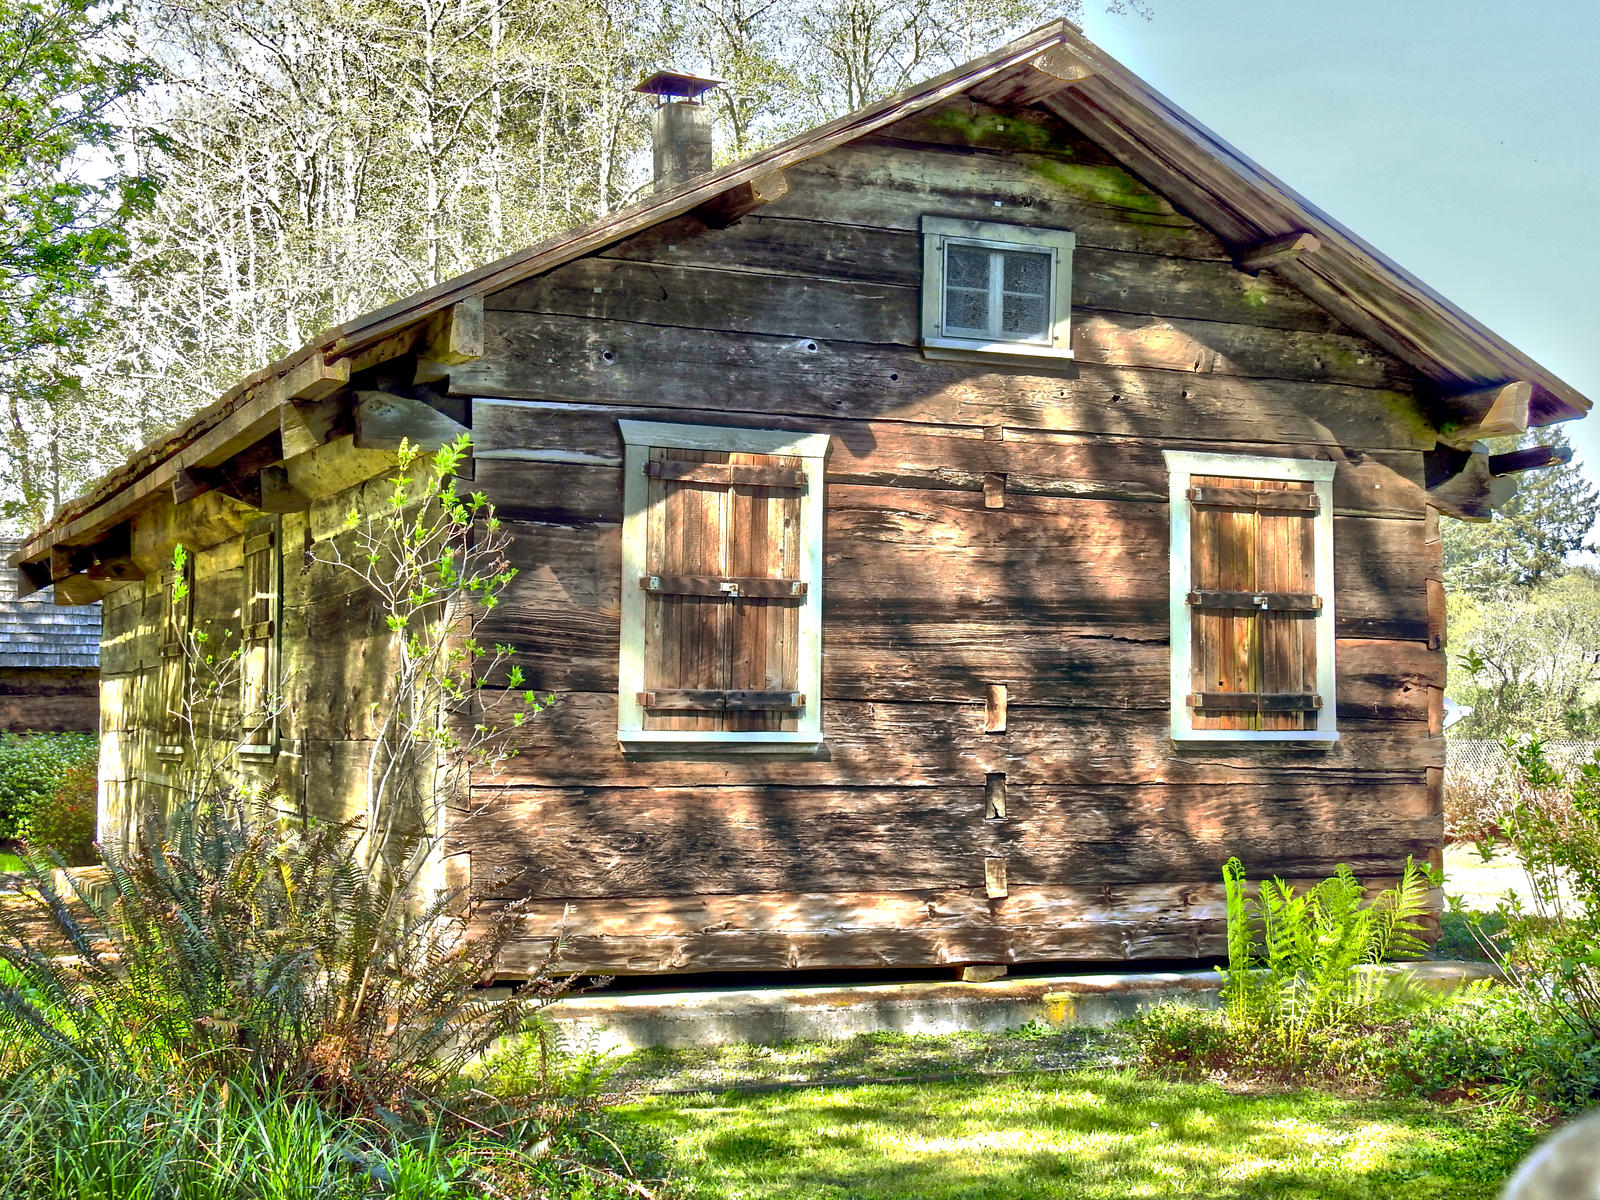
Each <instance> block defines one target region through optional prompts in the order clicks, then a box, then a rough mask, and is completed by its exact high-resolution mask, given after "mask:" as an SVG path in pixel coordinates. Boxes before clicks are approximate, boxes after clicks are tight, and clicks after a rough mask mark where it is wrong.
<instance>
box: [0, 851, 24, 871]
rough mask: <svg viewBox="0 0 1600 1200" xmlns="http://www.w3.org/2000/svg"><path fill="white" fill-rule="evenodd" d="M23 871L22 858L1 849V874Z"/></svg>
mask: <svg viewBox="0 0 1600 1200" xmlns="http://www.w3.org/2000/svg"><path fill="white" fill-rule="evenodd" d="M21 871H22V860H21V859H20V858H18V857H17V856H16V855H15V854H7V853H6V852H5V851H3V850H0V875H17V874H20V873H21Z"/></svg>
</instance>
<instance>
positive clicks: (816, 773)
mask: <svg viewBox="0 0 1600 1200" xmlns="http://www.w3.org/2000/svg"><path fill="white" fill-rule="evenodd" d="M789 179H790V191H789V193H788V195H787V196H785V197H784V198H783V199H781V200H779V201H777V202H775V203H773V204H771V205H769V206H767V207H765V208H763V209H761V210H760V212H759V213H758V214H755V215H752V216H748V217H746V218H745V219H744V220H743V221H741V222H739V223H738V224H736V225H734V226H733V227H731V228H729V229H727V230H721V231H708V230H706V229H705V228H703V227H702V226H700V225H699V223H698V222H697V221H695V220H694V219H692V218H684V219H681V220H677V221H673V222H669V223H667V224H664V225H662V226H660V227H658V228H657V229H654V230H651V231H647V232H646V233H644V234H641V235H639V236H638V237H635V238H633V239H631V240H630V241H628V242H625V243H622V244H619V245H617V246H613V247H610V248H608V249H607V250H606V251H604V252H603V253H602V254H599V255H596V256H593V257H590V258H587V259H583V260H580V261H578V262H574V263H571V264H569V265H568V266H566V267H563V268H560V269H559V270H557V271H554V272H551V273H550V274H549V275H546V276H544V277H542V278H539V279H535V280H529V281H526V282H524V283H522V284H519V285H517V286H515V287H512V288H508V289H506V290H505V291H503V292H501V293H499V294H498V295H496V296H493V297H490V298H489V300H488V304H487V307H488V312H487V317H486V340H487V347H486V353H485V355H484V356H483V357H482V358H481V359H479V360H478V361H476V362H474V363H468V364H462V365H460V366H457V367H453V368H452V374H451V380H450V386H451V389H452V391H453V392H455V393H457V394H460V395H466V396H471V397H476V399H475V400H474V401H473V404H472V425H473V435H474V440H475V447H476V450H477V452H478V454H479V459H478V461H477V463H476V480H475V486H476V487H478V488H481V489H482V490H484V491H485V492H487V493H488V495H489V496H490V498H491V499H492V500H493V501H494V502H495V504H496V505H497V506H498V508H499V510H500V512H501V515H502V516H503V517H504V518H506V520H507V523H508V527H509V528H510V529H511V531H512V533H513V536H514V542H513V549H512V558H513V560H514V564H515V565H516V566H517V567H518V570H519V574H518V576H517V579H516V581H515V582H514V583H513V585H512V586H511V588H510V590H509V592H508V593H507V595H506V597H505V599H504V601H503V602H502V604H501V605H500V606H499V607H498V608H497V610H496V611H495V613H494V614H493V616H492V618H491V620H490V622H489V624H488V627H486V628H485V630H484V631H483V632H484V636H485V638H486V640H493V641H505V642H511V643H514V644H515V645H516V646H517V647H518V661H519V662H520V663H521V665H522V666H523V668H524V670H525V672H526V673H527V675H528V677H529V679H530V681H531V682H532V683H533V685H534V686H536V687H538V688H540V689H549V690H552V691H554V692H555V693H556V700H555V703H554V704H553V705H552V707H551V708H550V709H549V710H547V711H546V712H545V713H543V714H542V715H540V716H539V717H538V718H537V719H535V720H533V721H532V722H530V723H529V724H528V725H527V726H526V727H525V728H524V729H522V730H520V731H518V732H517V734H516V735H515V739H514V741H515V745H516V749H517V751H518V753H517V755H516V757H514V758H513V759H511V760H510V761H509V762H508V763H507V764H506V767H505V769H504V771H503V773H502V774H501V775H500V776H498V777H497V778H495V779H492V780H489V779H486V780H484V781H483V786H482V787H480V788H479V789H478V790H477V791H476V792H475V793H474V795H473V797H472V805H473V811H472V812H471V813H470V814H461V820H460V823H459V825H458V827H457V830H456V833H455V834H454V836H453V841H452V847H451V848H452V849H453V850H455V851H457V852H461V853H464V854H466V855H470V858H471V872H470V874H471V883H472V890H473V892H474V894H475V895H476V896H477V897H479V898H480V899H481V900H484V901H486V902H488V903H489V904H491V905H492V904H496V903H499V902H501V901H508V900H531V901H532V907H531V908H530V909H529V910H528V912H527V915H526V916H525V918H524V920H525V922H526V934H527V936H526V938H525V939H524V940H522V941H520V942H518V943H517V944H516V945H515V946H514V947H513V949H512V950H511V952H510V953H509V955H508V957H507V959H506V960H505V962H503V963H502V970H503V971H504V972H505V973H507V974H516V973H517V971H518V970H519V969H522V970H525V969H527V968H528V967H529V966H530V965H532V964H534V963H536V962H537V961H539V959H540V957H541V956H542V955H543V954H544V952H545V951H546V949H548V946H549V939H550V938H551V937H553V936H554V934H555V932H556V931H557V929H559V928H565V931H566V936H567V939H568V940H567V942H566V945H565V948H564V950H563V952H562V961H563V963H565V964H566V965H568V966H571V967H574V968H583V969H593V970H606V971H616V972H624V973H627V972H662V971H672V972H678V971H705V970H747V969H748V970H772V969H782V968H785V967H791V968H794V967H839V966H846V967H848V966H855V967H872V966H914V965H917V966H920V965H929V964H932V963H939V962H951V963H956V962H968V961H1002V962H1010V961H1015V962H1023V961H1042V960H1052V959H1064V960H1065V959H1120V958H1130V957H1160V958H1166V957H1178V958H1182V957H1193V956H1197V955H1204V954H1215V953H1219V952H1220V951H1221V949H1222V942H1221V938H1220V931H1221V918H1222V906H1221V892H1220V886H1219V885H1218V883H1217V879H1218V875H1219V872H1220V868H1221V864H1222V862H1223V861H1225V859H1226V858H1227V857H1228V856H1229V855H1230V854H1233V853H1238V854H1241V855H1243V856H1244V857H1245V859H1246V865H1247V867H1248V869H1249V870H1250V871H1251V873H1252V874H1253V875H1268V874H1280V875H1284V876H1287V877H1293V878H1316V877H1320V876H1322V875H1325V874H1327V873H1329V872H1331V871H1332V869H1333V867H1334V866H1335V865H1336V864H1337V863H1339V862H1349V863H1350V864H1351V865H1352V866H1354V867H1355V868H1356V870H1357V871H1358V873H1360V874H1362V875H1363V876H1364V877H1370V878H1372V879H1373V880H1381V879H1383V878H1387V877H1390V876H1393V875H1394V874H1396V873H1397V871H1398V869H1399V867H1400V865H1401V864H1402V863H1403V862H1404V859H1405V857H1406V856H1407V855H1408V854H1409V855H1415V856H1417V857H1419V858H1427V857H1429V856H1431V855H1432V854H1433V852H1434V851H1435V849H1436V847H1437V845H1438V841H1439V836H1440V818H1439V813H1438V807H1437V803H1436V801H1435V798H1434V797H1433V795H1432V793H1431V792H1430V790H1429V788H1428V783H1427V779H1428V775H1429V772H1430V770H1432V769H1434V768H1437V767H1439V766H1440V765H1441V764H1442V761H1443V755H1442V745H1443V743H1442V741H1441V740H1440V739H1438V738H1437V737H1433V736H1430V733H1429V729H1430V720H1433V719H1434V717H1435V714H1434V709H1435V707H1436V706H1435V697H1436V693H1437V692H1438V690H1439V689H1440V688H1441V687H1442V685H1443V659H1442V656H1441V655H1440V654H1439V653H1438V652H1436V651H1430V650H1428V648H1427V637H1428V612H1427V588H1426V583H1425V580H1426V578H1427V577H1428V575H1429V573H1430V571H1432V570H1436V560H1437V558H1438V545H1437V540H1436V533H1435V532H1434V531H1432V530H1431V528H1430V525H1429V524H1428V523H1427V522H1426V521H1424V519H1423V517H1424V513H1425V506H1424V495H1423V491H1422V487H1421V484H1422V476H1421V468H1422V463H1421V455H1420V451H1421V450H1422V449H1424V448H1426V447H1427V446H1430V445H1431V444H1432V441H1433V439H1432V436H1431V434H1430V433H1429V431H1428V429H1427V427H1426V426H1425V425H1424V423H1423V422H1422V419H1421V418H1420V417H1419V415H1418V408H1417V405H1416V401H1415V399H1414V395H1413V393H1414V392H1415V390H1416V380H1415V377H1414V376H1413V375H1412V374H1411V373H1410V371H1409V370H1408V369H1407V368H1405V367H1403V366H1402V365H1401V364H1399V363H1398V362H1396V361H1395V360H1394V359H1393V358H1392V357H1390V356H1388V355H1386V354H1385V353H1383V352H1382V351H1380V350H1379V349H1377V348H1376V347H1374V346H1372V345H1371V344H1370V343H1367V342H1365V341H1363V340H1362V339H1360V338H1358V337H1356V336H1355V335H1353V334H1352V333H1351V332H1350V331H1349V330H1348V329H1346V328H1344V327H1342V326H1340V325H1339V323H1338V322H1337V321H1335V320H1333V319H1332V318H1330V317H1329V316H1327V314H1326V313H1324V312H1323V311H1322V310H1321V309H1319V308H1317V307H1316V306H1314V305H1312V304H1310V303H1309V302H1307V301H1306V300H1305V299H1304V298H1303V297H1301V296H1300V295H1299V294H1298V293H1297V292H1295V291H1293V290H1292V289H1290V288H1288V287H1287V286H1285V285H1284V284H1282V283H1281V282H1279V281H1278V280H1276V279H1275V278H1274V277H1273V276H1272V275H1271V274H1266V275H1262V276H1258V277H1252V276H1248V275H1244V274H1242V273H1239V272H1237V271H1235V270H1234V269H1233V267H1232V266H1231V264H1230V263H1229V261H1228V256H1227V254H1226V252H1225V251H1224V249H1223V248H1222V247H1221V246H1220V245H1219V244H1218V243H1217V242H1216V240H1215V239H1214V238H1212V237H1211V236H1210V235H1209V234H1208V233H1206V232H1205V231H1203V230H1201V229H1200V228H1199V227H1198V226H1196V225H1194V223H1193V222H1191V221H1190V220H1189V219H1188V218H1187V217H1185V216H1184V215H1183V214H1181V213H1179V212H1178V211H1176V210H1175V209H1173V208H1172V206H1171V205H1169V204H1167V203H1166V202H1165V201H1164V200H1162V199H1161V198H1160V197H1157V196H1155V195H1154V194H1152V193H1151V192H1150V191H1149V190H1148V189H1147V188H1145V187H1144V186H1143V185H1142V184H1141V183H1140V182H1139V181H1138V180H1136V179H1134V178H1133V177H1132V176H1130V175H1128V174H1127V173H1126V172H1124V171H1123V170H1122V169H1121V168H1120V167H1118V166H1117V165H1116V164H1115V163H1114V162H1113V161H1112V160H1111V159H1110V158H1108V157H1107V156H1106V155H1105V154H1104V153H1102V152H1100V151H1098V150H1097V149H1096V148H1095V147H1093V146H1092V145H1090V144H1088V143H1086V142H1084V141H1083V140H1082V139H1081V138H1079V137H1078V136H1077V135H1076V134H1074V133H1072V132H1071V131H1070V130H1066V129H1065V128H1064V127H1062V126H1061V125H1060V124H1059V122H1056V121H1055V119H1054V118H1051V117H1049V116H1047V115H1045V114H1043V113H1040V112H1036V111H1029V112H1027V113H1023V114H1009V113H1008V114H997V113H995V112H993V111H992V110H986V109H983V108H982V106H978V105H973V104H968V103H966V102H961V103H958V104H955V105H952V106H950V107H949V109H948V110H945V111H943V112H940V113H933V114H924V115H922V116H920V117H918V118H917V119H915V120H914V121H911V122H907V123H903V124H902V126H898V127H896V128H895V129H894V130H891V131H889V132H888V135H887V136H885V137H882V138H878V139H875V140H873V141H872V142H870V143H864V144H858V145H855V146H852V147H847V148H845V149H842V150H839V151H835V152H833V153H831V154H829V155H827V156H825V157H823V158H821V159H819V160H816V161H814V162H812V163H809V164H806V165H804V166H803V167H800V168H796V169H794V170H792V171H790V172H789ZM995 199H999V200H1000V201H1001V202H1002V203H1001V205H1000V206H999V207H998V208H997V207H996V206H995V204H994V200H995ZM924 213H937V214H939V215H941V216H951V217H971V218H977V219H982V220H991V221H1007V220H1015V221H1017V222H1019V223H1026V224H1043V225H1051V224H1057V225H1060V226H1061V227H1064V228H1070V229H1072V230H1074V231H1075V232H1076V234H1077V237H1078V251H1077V257H1076V262H1075V269H1074V316H1073V323H1074V349H1075V352H1076V354H1077V358H1076V361H1074V362H1072V363H1055V364H1050V365H1048V366H1045V367H1042V368H1021V367H1008V366H996V365H994V364H982V363H955V362H930V361H926V360H924V359H923V357H922V355H921V352H920V350H919V349H918V348H917V345H916V342H917V328H918V326H917V321H918V316H917V314H918V294H919V293H918V287H919V284H920V280H919V272H920V240H919V235H918V234H917V228H918V222H919V220H920V217H921V215H922V214H924ZM619 418H627V419H645V420H650V419H655V420H674V421H684V422H689V423H701V422H703V423H720V424H729V423H733V424H744V425H751V426H756V427H763V428H782V429H792V430H795V431H803V432H818V431H823V432H827V433H829V434H830V435H831V436H832V449H831V452H830V457H829V460H828V468H827V527H826V536H825V541H824V551H825V565H824V578H823V591H824V605H825V617H824V630H823V641H824V647H825V653H824V669H823V696H822V704H823V727H824V732H825V735H826V743H825V745H824V746H823V748H822V749H821V750H819V751H817V752H815V753H813V754H807V755H798V756H796V755H781V756H759V755H757V756H752V755H716V754H698V755H685V754H678V755H654V756H652V755H641V756H635V757H624V756H623V755H622V754H621V752H620V751H619V749H618V747H617V743H616V735H615V729H616V700H615V686H616V682H615V681H616V656H617V638H618V621H619V604H620V590H619V589H620V587H621V584H622V581H621V579H620V524H619V523H620V519H621V512H620V499H621V479H620V463H621V459H622V448H621V444H620V441H619V438H618V434H617V425H616V422H617V420H618V419H619ZM1163 449H1191V450H1215V451H1222V452H1233V453H1242V454H1276V455H1284V456H1291V457H1308V458H1326V459H1332V460H1333V461H1336V462H1337V463H1338V464H1339V469H1338V472H1337V474H1336V476H1335V485H1334V486H1335V491H1334V506H1335V513H1336V516H1335V530H1334V538H1335V547H1336V560H1337V561H1336V567H1335V570H1336V577H1337V580H1338V589H1339V590H1338V595H1337V606H1338V634H1339V641H1338V664H1339V695H1338V702H1339V706H1340V728H1341V731H1342V733H1343V737H1342V738H1341V740H1340V741H1339V742H1337V743H1335V744H1332V745H1320V746H1298V745H1294V744H1292V743H1276V744H1270V745H1244V744H1229V743H1212V744H1206V745H1203V746H1190V745H1179V744H1176V743H1174V742H1173V741H1172V740H1171V738H1170V736H1169V734H1168V721H1167V715H1166V707H1167V703H1168V674H1167V670H1168V668H1167V661H1168V646H1167V628H1166V624H1167V604H1168V597H1167V538H1168V533H1167V529H1168V513H1167V506H1166V500H1167V476H1166V469H1165V464H1164V462H1163V460H1162V456H1161V452H1162V450H1163ZM997 475H1001V476H1004V492H1003V499H1004V507H1002V508H989V507H987V506H986V502H985V483H986V480H987V481H988V482H989V487H990V494H991V497H992V494H993V488H994V482H993V480H994V477H995V476H997ZM339 653H341V654H344V653H346V651H345V650H343V649H341V650H340V651H339ZM991 684H1005V685H1006V687H1007V704H1008V714H1007V724H1006V731H1005V732H1004V733H1000V734H992V733H991V734H986V733H985V732H984V724H985V715H986V706H985V699H986V696H987V692H988V688H989V685H991ZM319 722H320V723H322V725H323V726H324V727H318V723H319ZM306 732H307V736H308V737H310V738H320V739H327V744H328V745H334V744H339V743H338V739H339V737H340V736H341V734H342V732H343V731H341V729H340V728H338V714H337V713H336V712H335V711H334V710H333V709H332V708H330V709H328V710H327V711H326V712H323V713H320V714H318V715H317V717H316V718H315V720H313V721H312V723H311V724H310V725H308V726H307V730H306ZM319 744H320V743H319ZM997 772H1003V773H1005V776H1006V791H1007V805H1006V816H1005V817H1004V818H1003V819H998V820H986V819H985V811H986V798H985V793H986V778H987V776H988V775H989V774H991V773H997ZM991 857H1001V858H1004V859H1005V860H1006V865H1007V879H1008V887H1009V891H1010V894H1009V895H1008V896H1007V897H1006V898H1004V899H1000V900H990V899H989V898H987V897H986V896H985V894H984V860H985V859H986V858H991ZM569 906H570V907H569Z"/></svg>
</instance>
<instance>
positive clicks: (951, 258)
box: [922, 217, 1075, 358]
mask: <svg viewBox="0 0 1600 1200" xmlns="http://www.w3.org/2000/svg"><path fill="white" fill-rule="evenodd" d="M1074 242H1075V238H1074V236H1073V234H1072V233H1071V232H1070V231H1068V230H1064V229H1035V228H1031V227H1028V226H1023V225H1000V224H996V223H994V222H991V221H958V220H952V219H950V218H947V217H923V218H922V345H923V349H924V352H925V353H926V354H927V355H928V357H930V358H965V357H968V356H984V357H988V356H993V355H997V354H998V355H1003V356H1004V355H1026V356H1029V357H1053V358H1070V357H1071V355H1072V344H1071V336H1070V334H1071V329H1070V324H1071V315H1072V250H1073V245H1074Z"/></svg>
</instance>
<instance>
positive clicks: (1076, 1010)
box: [545, 962, 1494, 1051]
mask: <svg viewBox="0 0 1600 1200" xmlns="http://www.w3.org/2000/svg"><path fill="white" fill-rule="evenodd" d="M1386 969H1393V970H1404V971H1406V972H1407V973H1408V974H1412V975H1413V976H1414V977H1416V978H1417V979H1418V980H1419V982H1422V983H1424V984H1425V985H1426V986H1429V987H1434V988H1451V987H1455V986H1458V985H1460V984H1461V983H1463V982H1465V981H1467V980H1469V979H1477V978H1491V977H1493V975H1494V968H1492V967H1488V966H1486V965H1485V964H1483V963H1445V962H1424V963H1404V964H1393V965H1392V966H1391V967H1389V968H1386ZM1220 982H1221V981H1220V977H1219V976H1218V975H1217V973H1216V971H1214V970H1211V969H1209V968H1207V969H1202V970H1188V971H1129V972H1125V973H1119V974H1096V975H1051V976H1034V977H1026V978H1020V979H1019V978H1015V977H1012V978H1005V979H997V980H994V981H992V982H989V983H960V982H955V981H951V982H948V983H946V982H931V983H930V982H916V983H880V984H868V985H859V986H858V985H850V984H843V985H830V986H824V987H796V988H760V989H748V990H744V989H708V990H704V991H684V992H664V993H652V994H635V995H622V994H616V995H607V994H606V993H605V992H604V991H601V992H597V993H593V994H590V995H585V996H576V997H573V998H571V999H568V1000H561V1001H558V1002H557V1003H556V1004H554V1005H552V1006H551V1007H550V1008H549V1009H547V1010H546V1013H545V1016H546V1017H547V1018H548V1019H550V1020H552V1021H554V1022H555V1023H556V1024H557V1025H558V1026H560V1027H561V1028H562V1029H563V1030H564V1031H565V1033H566V1034H567V1036H568V1038H569V1039H571V1041H572V1042H573V1043H574V1044H582V1045H586V1046H590V1047H592V1048H594V1049H596V1050H607V1049H612V1050H624V1051H625V1050H635V1049H642V1048H643V1047H646V1046H665V1047H669V1048H680V1047H686V1046H722V1045H733V1044H739V1043H744V1044H750V1045H776V1044H777V1043H779V1042H785V1041H790V1040H808V1041H829V1040H836V1039H839V1038H848V1037H854V1036H855V1035H856V1034H860V1033H881V1032H889V1031H893V1032H898V1033H923V1034H943V1033H959V1032H964V1031H973V1032H988V1033H998V1032H1001V1031H1004V1030H1007V1029H1016V1028H1018V1027H1019V1026H1022V1025H1026V1024H1028V1023H1029V1022H1030V1021H1038V1022H1041V1023H1052V1024H1065V1025H1109V1024H1112V1023H1113V1022H1115V1021H1118V1020H1121V1019H1122V1018H1124V1017H1128V1016H1132V1015H1133V1014H1134V1013H1136V1012H1138V1011H1139V1010H1140V1009H1142V1008H1148V1007H1149V1006H1151V1005H1154V1004H1159V1003H1162V1002H1164V1001H1167V1000H1179V999H1181V1000H1186V1001H1188V1002H1190V1003H1193V1004H1196V1005H1201V1006H1204V1007H1208V1008H1214V1007H1216V1006H1217V1005H1218V1004H1219V1003H1220V1002H1221V996H1220Z"/></svg>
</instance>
